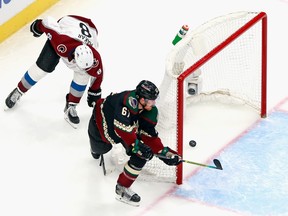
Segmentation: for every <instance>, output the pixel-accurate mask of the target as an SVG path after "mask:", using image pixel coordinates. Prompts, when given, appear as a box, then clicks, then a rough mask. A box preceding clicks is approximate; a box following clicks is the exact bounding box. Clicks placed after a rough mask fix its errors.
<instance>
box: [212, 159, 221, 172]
mask: <svg viewBox="0 0 288 216" xmlns="http://www.w3.org/2000/svg"><path fill="white" fill-rule="evenodd" d="M213 162H214V164H215V166H216V168H217V169H220V170H223V168H222V165H221V163H220V161H219V160H218V159H214V160H213Z"/></svg>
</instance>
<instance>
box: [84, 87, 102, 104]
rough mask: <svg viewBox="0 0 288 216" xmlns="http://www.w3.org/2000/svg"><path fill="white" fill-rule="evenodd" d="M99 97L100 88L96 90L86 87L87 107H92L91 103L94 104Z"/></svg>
mask: <svg viewBox="0 0 288 216" xmlns="http://www.w3.org/2000/svg"><path fill="white" fill-rule="evenodd" d="M99 98H101V88H99V89H97V90H92V89H91V88H89V89H88V95H87V103H88V106H89V107H93V104H95V103H96V101H97V100H98V99H99Z"/></svg>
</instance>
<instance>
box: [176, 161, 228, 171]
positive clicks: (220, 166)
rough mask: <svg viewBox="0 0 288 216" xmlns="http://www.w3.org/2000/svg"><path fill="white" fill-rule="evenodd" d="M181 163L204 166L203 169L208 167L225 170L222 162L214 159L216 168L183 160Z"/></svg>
mask: <svg viewBox="0 0 288 216" xmlns="http://www.w3.org/2000/svg"><path fill="white" fill-rule="evenodd" d="M181 162H185V163H190V164H194V165H198V166H203V167H207V168H213V169H219V170H223V168H222V165H221V163H220V161H219V160H218V159H214V160H213V162H214V165H215V166H210V165H207V164H201V163H196V162H193V161H188V160H181Z"/></svg>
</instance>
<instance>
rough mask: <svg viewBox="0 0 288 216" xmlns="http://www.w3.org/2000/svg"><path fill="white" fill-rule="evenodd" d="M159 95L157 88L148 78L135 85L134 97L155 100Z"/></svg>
mask: <svg viewBox="0 0 288 216" xmlns="http://www.w3.org/2000/svg"><path fill="white" fill-rule="evenodd" d="M158 95H159V90H158V88H157V87H156V85H155V84H154V83H152V82H150V81H148V80H142V81H141V82H140V83H139V84H138V85H137V87H136V98H137V99H138V100H139V99H140V98H144V99H148V100H156V98H157V97H158Z"/></svg>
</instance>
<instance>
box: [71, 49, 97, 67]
mask: <svg viewBox="0 0 288 216" xmlns="http://www.w3.org/2000/svg"><path fill="white" fill-rule="evenodd" d="M74 56H75V57H74V58H75V62H76V64H77V65H78V67H80V68H81V69H85V68H89V67H91V66H92V65H93V62H94V57H93V52H92V50H91V49H90V47H89V46H87V45H85V44H83V45H80V46H77V47H76V49H75V52H74Z"/></svg>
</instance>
